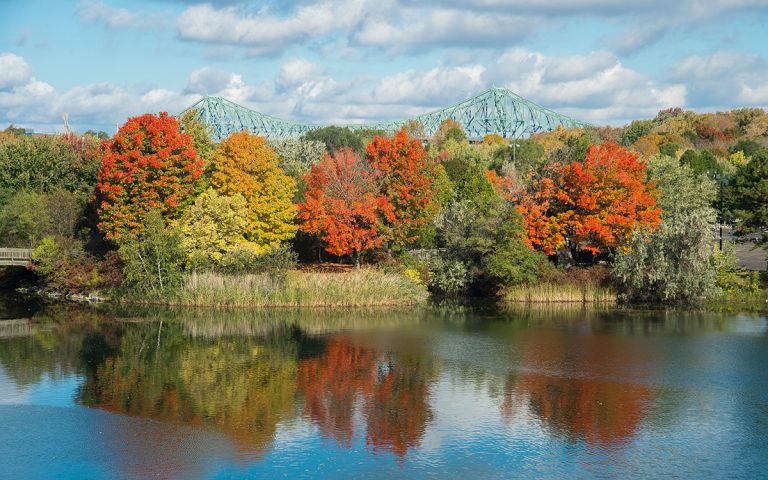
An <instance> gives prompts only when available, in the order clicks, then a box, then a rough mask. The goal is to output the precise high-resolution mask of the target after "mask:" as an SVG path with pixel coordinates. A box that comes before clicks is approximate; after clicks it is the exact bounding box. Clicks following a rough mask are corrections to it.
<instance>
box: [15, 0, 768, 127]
mask: <svg viewBox="0 0 768 480" xmlns="http://www.w3.org/2000/svg"><path fill="white" fill-rule="evenodd" d="M765 25H768V0H718V1H716V2H715V1H712V0H634V1H632V2H624V1H613V0H465V1H459V0H448V1H443V2H431V1H429V0H421V1H415V0H338V1H318V0H294V1H290V0H289V1H264V2H242V1H237V0H214V1H209V2H204V3H201V2H197V1H195V0H132V1H127V0H55V1H54V0H0V129H4V128H5V127H6V126H7V125H9V124H14V125H16V126H21V127H26V128H32V129H34V130H35V131H38V132H57V131H62V130H63V121H62V115H63V114H65V113H66V114H67V116H68V119H69V125H70V127H71V128H72V129H74V130H76V131H80V132H82V131H85V130H87V129H94V130H104V131H107V132H108V133H113V132H114V131H115V129H116V127H117V126H118V125H121V124H123V123H124V122H125V121H126V119H127V118H128V117H130V116H134V115H138V114H141V113H145V112H160V111H167V112H169V113H172V114H177V113H179V112H180V111H182V110H183V109H184V108H186V107H188V106H190V105H192V104H193V103H194V102H195V101H197V100H198V99H200V98H201V97H202V96H203V95H206V94H208V95H219V96H222V97H225V98H227V99H229V100H232V101H234V102H236V103H239V104H241V105H243V106H246V107H249V108H252V109H255V110H258V111H260V112H264V113H268V114H270V115H275V116H278V117H282V118H286V119H292V120H297V121H305V122H313V123H365V122H375V121H384V120H391V119H404V118H408V117H412V116H414V115H417V114H420V113H424V112H428V111H431V110H435V109H438V108H441V107H444V106H448V105H450V104H453V103H456V102H459V101H461V100H464V99H466V98H467V97H469V96H471V95H473V94H476V93H479V92H481V91H482V90H484V89H486V88H488V87H491V86H496V87H507V88H509V89H510V90H512V91H513V92H515V93H517V94H518V95H521V96H523V97H526V98H528V99H529V100H532V101H534V102H536V103H538V104H540V105H542V106H545V107H547V108H550V109H552V110H555V111H558V112H560V113H563V114H566V115H570V116H572V117H574V118H576V119H578V120H582V121H586V122H590V123H593V124H596V125H605V124H609V125H614V126H620V125H623V124H625V123H628V122H629V121H631V120H634V119H640V118H652V117H653V116H655V115H656V113H657V112H658V111H659V110H661V109H664V108H669V107H683V108H687V109H693V110H696V111H702V112H704V111H723V110H730V109H733V108H741V107H762V108H765V107H766V106H768V80H767V79H768V53H767V51H766V46H768V29H767V28H765Z"/></svg>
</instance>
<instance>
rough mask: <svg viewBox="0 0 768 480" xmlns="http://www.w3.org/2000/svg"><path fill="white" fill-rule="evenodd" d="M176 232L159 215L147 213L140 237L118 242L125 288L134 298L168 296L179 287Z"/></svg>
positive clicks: (179, 254)
mask: <svg viewBox="0 0 768 480" xmlns="http://www.w3.org/2000/svg"><path fill="white" fill-rule="evenodd" d="M180 243H181V242H180V238H179V234H178V232H177V231H175V230H173V229H170V228H167V227H165V224H164V221H163V217H162V215H161V214H160V212H159V211H157V210H154V211H150V212H149V213H148V214H147V217H146V224H145V226H144V231H143V232H142V233H141V234H140V235H124V236H122V237H121V238H120V241H119V247H120V250H119V252H120V256H121V257H122V259H123V261H124V262H125V268H124V270H123V274H124V276H125V282H124V284H125V286H126V287H129V288H130V289H132V293H134V294H152V295H154V296H155V297H162V296H163V295H166V294H169V293H171V292H172V291H173V290H174V289H175V288H177V287H178V286H179V285H181V282H182V279H183V277H182V273H181V265H182V264H183V262H184V253H183V252H182V251H181V248H180Z"/></svg>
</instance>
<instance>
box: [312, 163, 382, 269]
mask: <svg viewBox="0 0 768 480" xmlns="http://www.w3.org/2000/svg"><path fill="white" fill-rule="evenodd" d="M306 182H307V191H306V193H305V200H304V202H302V203H301V204H299V215H298V217H299V220H300V221H301V229H302V231H304V232H306V233H309V234H313V235H317V236H319V237H320V238H321V239H322V240H323V242H325V244H326V250H327V251H328V252H330V253H332V254H334V255H340V256H341V255H350V254H351V255H353V256H354V258H355V264H356V265H358V266H359V265H360V257H361V255H362V254H363V252H365V251H366V250H370V249H373V248H376V247H377V246H379V245H381V243H382V242H383V241H384V231H383V226H384V222H391V221H393V220H394V218H395V217H394V211H393V208H392V204H391V203H390V202H389V199H388V198H387V197H386V196H385V195H383V194H382V193H381V190H380V186H379V184H378V182H377V179H376V176H375V173H374V171H373V169H372V168H371V166H370V165H369V164H368V163H367V162H366V161H365V160H363V159H361V158H359V157H357V156H356V155H355V154H354V152H353V151H352V150H351V149H349V148H342V149H340V150H337V151H336V152H334V154H333V155H328V154H326V155H325V156H324V157H323V159H322V160H321V161H320V162H319V163H317V164H316V165H314V166H313V167H312V169H311V170H310V172H309V173H308V174H307V176H306Z"/></svg>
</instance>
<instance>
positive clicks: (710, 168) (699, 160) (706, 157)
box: [680, 149, 723, 178]
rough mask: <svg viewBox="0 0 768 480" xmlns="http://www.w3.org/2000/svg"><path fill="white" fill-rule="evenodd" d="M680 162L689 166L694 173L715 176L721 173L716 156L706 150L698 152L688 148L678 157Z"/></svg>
mask: <svg viewBox="0 0 768 480" xmlns="http://www.w3.org/2000/svg"><path fill="white" fill-rule="evenodd" d="M680 163H681V164H682V165H687V166H688V167H690V168H691V171H692V172H693V174H694V175H708V176H710V177H712V178H715V177H718V176H719V175H722V173H723V169H722V167H721V166H720V164H719V163H718V162H717V158H715V156H714V155H712V153H711V152H709V151H708V150H702V151H700V152H697V151H696V150H690V149H689V150H686V151H685V153H683V155H682V156H681V157H680Z"/></svg>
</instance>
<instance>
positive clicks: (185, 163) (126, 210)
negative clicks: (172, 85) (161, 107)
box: [96, 112, 202, 240]
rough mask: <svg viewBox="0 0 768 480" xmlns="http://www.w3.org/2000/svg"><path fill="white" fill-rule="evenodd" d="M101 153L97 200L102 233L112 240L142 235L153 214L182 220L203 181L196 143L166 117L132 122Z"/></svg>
mask: <svg viewBox="0 0 768 480" xmlns="http://www.w3.org/2000/svg"><path fill="white" fill-rule="evenodd" d="M102 147H103V149H104V157H103V159H102V161H101V168H100V170H99V173H98V179H97V184H96V199H97V205H98V214H99V229H100V230H101V231H102V232H103V233H104V234H105V235H106V236H107V238H109V239H113V240H116V239H118V238H119V237H120V236H121V235H123V234H125V233H132V234H139V233H141V232H142V231H143V230H144V220H145V216H146V214H147V212H149V211H150V210H158V211H159V212H160V213H161V214H162V215H163V217H165V218H173V217H176V216H178V214H179V213H180V211H181V209H182V208H183V207H184V206H185V205H186V203H187V202H188V200H189V196H190V192H191V191H192V189H193V187H194V185H195V183H196V182H197V180H198V179H199V178H200V177H201V176H202V162H201V160H200V159H199V158H198V156H197V154H196V153H195V150H194V148H193V147H192V138H191V137H190V136H189V135H186V134H182V133H180V132H179V124H178V122H177V121H176V119H175V118H174V117H171V116H169V115H168V114H167V113H165V112H163V113H160V115H153V114H149V113H147V114H144V115H141V116H138V117H133V118H130V119H128V121H127V122H126V123H125V125H123V126H122V127H121V128H120V130H119V131H118V132H117V134H115V136H114V137H113V138H111V139H110V140H106V141H105V142H104V143H103V145H102Z"/></svg>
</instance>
